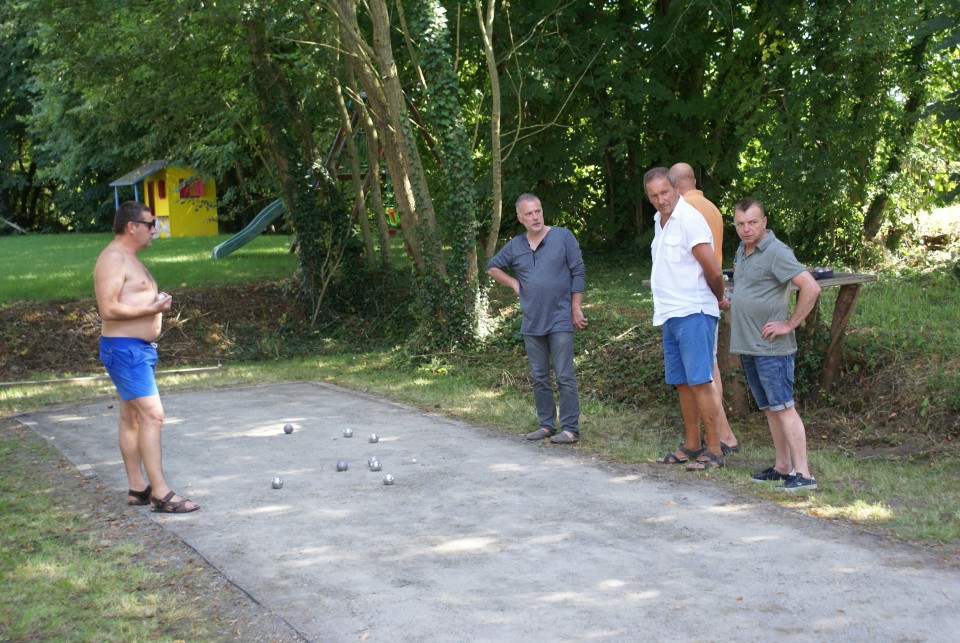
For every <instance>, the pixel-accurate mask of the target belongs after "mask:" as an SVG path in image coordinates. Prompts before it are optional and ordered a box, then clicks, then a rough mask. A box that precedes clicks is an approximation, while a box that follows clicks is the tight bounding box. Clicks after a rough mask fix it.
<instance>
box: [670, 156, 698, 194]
mask: <svg viewBox="0 0 960 643" xmlns="http://www.w3.org/2000/svg"><path fill="white" fill-rule="evenodd" d="M670 174H672V175H673V180H674V182H675V184H676V186H677V191H678V192H680V194H683V193H685V192H688V191H689V190H693V189H695V188H696V187H697V177H696V176H695V175H694V174H693V168H692V167H690V166H689V165H688V164H687V163H677V164H675V165H674V166H673V167H671V168H670Z"/></svg>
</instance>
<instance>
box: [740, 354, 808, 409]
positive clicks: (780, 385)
mask: <svg viewBox="0 0 960 643" xmlns="http://www.w3.org/2000/svg"><path fill="white" fill-rule="evenodd" d="M795 357H796V353H791V354H790V355H770V356H759V355H757V356H755V355H741V356H740V362H741V363H742V364H743V373H744V375H746V376H747V383H748V384H749V385H750V392H751V393H753V399H755V400H756V401H757V407H758V408H759V409H760V410H761V411H763V410H764V409H770V410H771V411H783V410H784V409H788V408H790V407H791V406H793V405H794V401H793V368H794V361H795V359H794V358H795Z"/></svg>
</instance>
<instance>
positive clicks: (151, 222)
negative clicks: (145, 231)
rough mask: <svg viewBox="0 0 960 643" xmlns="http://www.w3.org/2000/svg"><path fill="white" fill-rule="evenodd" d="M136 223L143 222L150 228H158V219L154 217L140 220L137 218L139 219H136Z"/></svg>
mask: <svg viewBox="0 0 960 643" xmlns="http://www.w3.org/2000/svg"><path fill="white" fill-rule="evenodd" d="M134 223H142V224H143V225H145V226H147V227H148V228H150V229H151V230H156V229H157V220H156V219H154V220H153V221H139V220H137V221H134Z"/></svg>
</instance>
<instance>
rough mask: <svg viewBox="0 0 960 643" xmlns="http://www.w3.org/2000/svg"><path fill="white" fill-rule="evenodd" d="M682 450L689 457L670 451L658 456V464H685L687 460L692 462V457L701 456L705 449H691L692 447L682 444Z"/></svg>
mask: <svg viewBox="0 0 960 643" xmlns="http://www.w3.org/2000/svg"><path fill="white" fill-rule="evenodd" d="M680 452H681V453H683V455H685V456H687V457H686V458H683V459H681V458H680V457H679V456H678V455H677V452H676V451H671V452H670V453H664V454H663V457H660V458H657V464H684V463H686V462H690V460H691V459H692V458H696V457H697V456H699V455H700V454H701V453H703V450H702V449H701V450H699V451H691V450H690V449H688V448H686V447H684V446H682V445H681V446H680Z"/></svg>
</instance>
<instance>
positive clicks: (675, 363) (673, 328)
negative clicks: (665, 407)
mask: <svg viewBox="0 0 960 643" xmlns="http://www.w3.org/2000/svg"><path fill="white" fill-rule="evenodd" d="M716 331H717V318H716V317H713V316H711V315H706V314H704V313H694V314H693V315H687V316H686V317H671V318H670V319H668V320H667V321H666V322H664V324H663V367H664V372H665V375H666V380H667V384H672V385H674V386H676V385H678V384H688V385H690V386H696V385H698V384H705V383H707V382H712V381H713V359H714V357H713V356H714V344H715V341H714V337H715V336H716Z"/></svg>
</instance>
